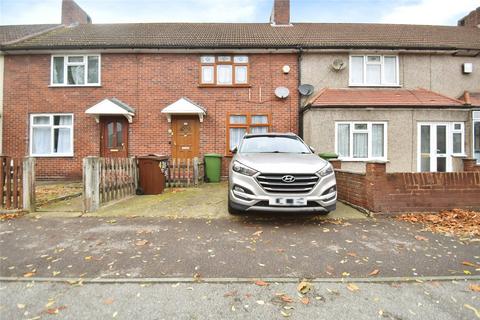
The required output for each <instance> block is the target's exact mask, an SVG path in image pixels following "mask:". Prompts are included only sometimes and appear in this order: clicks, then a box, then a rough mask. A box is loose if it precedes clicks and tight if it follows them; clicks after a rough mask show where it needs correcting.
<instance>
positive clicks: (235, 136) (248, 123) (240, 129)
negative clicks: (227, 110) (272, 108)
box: [227, 114, 270, 153]
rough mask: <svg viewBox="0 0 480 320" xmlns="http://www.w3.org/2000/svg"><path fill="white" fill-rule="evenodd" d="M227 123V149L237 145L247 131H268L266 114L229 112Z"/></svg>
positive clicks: (268, 121) (268, 124) (268, 125)
mask: <svg viewBox="0 0 480 320" xmlns="http://www.w3.org/2000/svg"><path fill="white" fill-rule="evenodd" d="M227 120H228V123H227V151H228V153H230V152H231V151H232V150H233V148H235V147H237V146H238V144H239V143H240V141H242V138H243V136H244V135H245V134H247V133H266V132H269V131H270V116H269V115H268V114H230V115H229V116H228V119H227Z"/></svg>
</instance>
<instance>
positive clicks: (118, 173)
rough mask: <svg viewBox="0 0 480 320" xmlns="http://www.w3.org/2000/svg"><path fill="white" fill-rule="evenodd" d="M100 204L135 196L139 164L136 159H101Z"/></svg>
mask: <svg viewBox="0 0 480 320" xmlns="http://www.w3.org/2000/svg"><path fill="white" fill-rule="evenodd" d="M99 169H100V203H106V202H109V201H112V200H117V199H122V198H125V197H128V196H131V195H134V194H135V190H136V188H137V177H138V174H137V163H136V161H135V159H134V158H100V166H99Z"/></svg>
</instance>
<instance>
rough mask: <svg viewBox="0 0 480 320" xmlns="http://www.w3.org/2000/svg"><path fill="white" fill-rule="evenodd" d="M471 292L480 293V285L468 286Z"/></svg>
mask: <svg viewBox="0 0 480 320" xmlns="http://www.w3.org/2000/svg"><path fill="white" fill-rule="evenodd" d="M468 287H469V288H470V290H472V291H475V292H480V284H474V283H472V284H471V285H470V286H468Z"/></svg>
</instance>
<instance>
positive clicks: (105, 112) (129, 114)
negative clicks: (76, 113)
mask: <svg viewBox="0 0 480 320" xmlns="http://www.w3.org/2000/svg"><path fill="white" fill-rule="evenodd" d="M85 113H86V114H89V115H92V116H93V117H94V118H95V120H96V121H97V123H98V122H99V121H100V116H115V115H120V116H124V117H125V118H127V120H128V122H129V123H132V120H133V116H135V109H133V108H132V107H130V106H129V105H128V104H126V103H124V102H122V101H120V100H118V99H116V98H109V99H104V100H102V101H100V102H99V103H97V104H96V105H94V106H93V107H90V108H88V109H87V110H86V111H85Z"/></svg>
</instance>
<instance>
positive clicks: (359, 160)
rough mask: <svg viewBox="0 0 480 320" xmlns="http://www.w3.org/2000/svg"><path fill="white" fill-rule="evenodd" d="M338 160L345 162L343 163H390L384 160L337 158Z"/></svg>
mask: <svg viewBox="0 0 480 320" xmlns="http://www.w3.org/2000/svg"><path fill="white" fill-rule="evenodd" d="M338 160H340V161H345V162H369V161H381V162H390V161H389V160H388V159H386V158H338Z"/></svg>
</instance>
